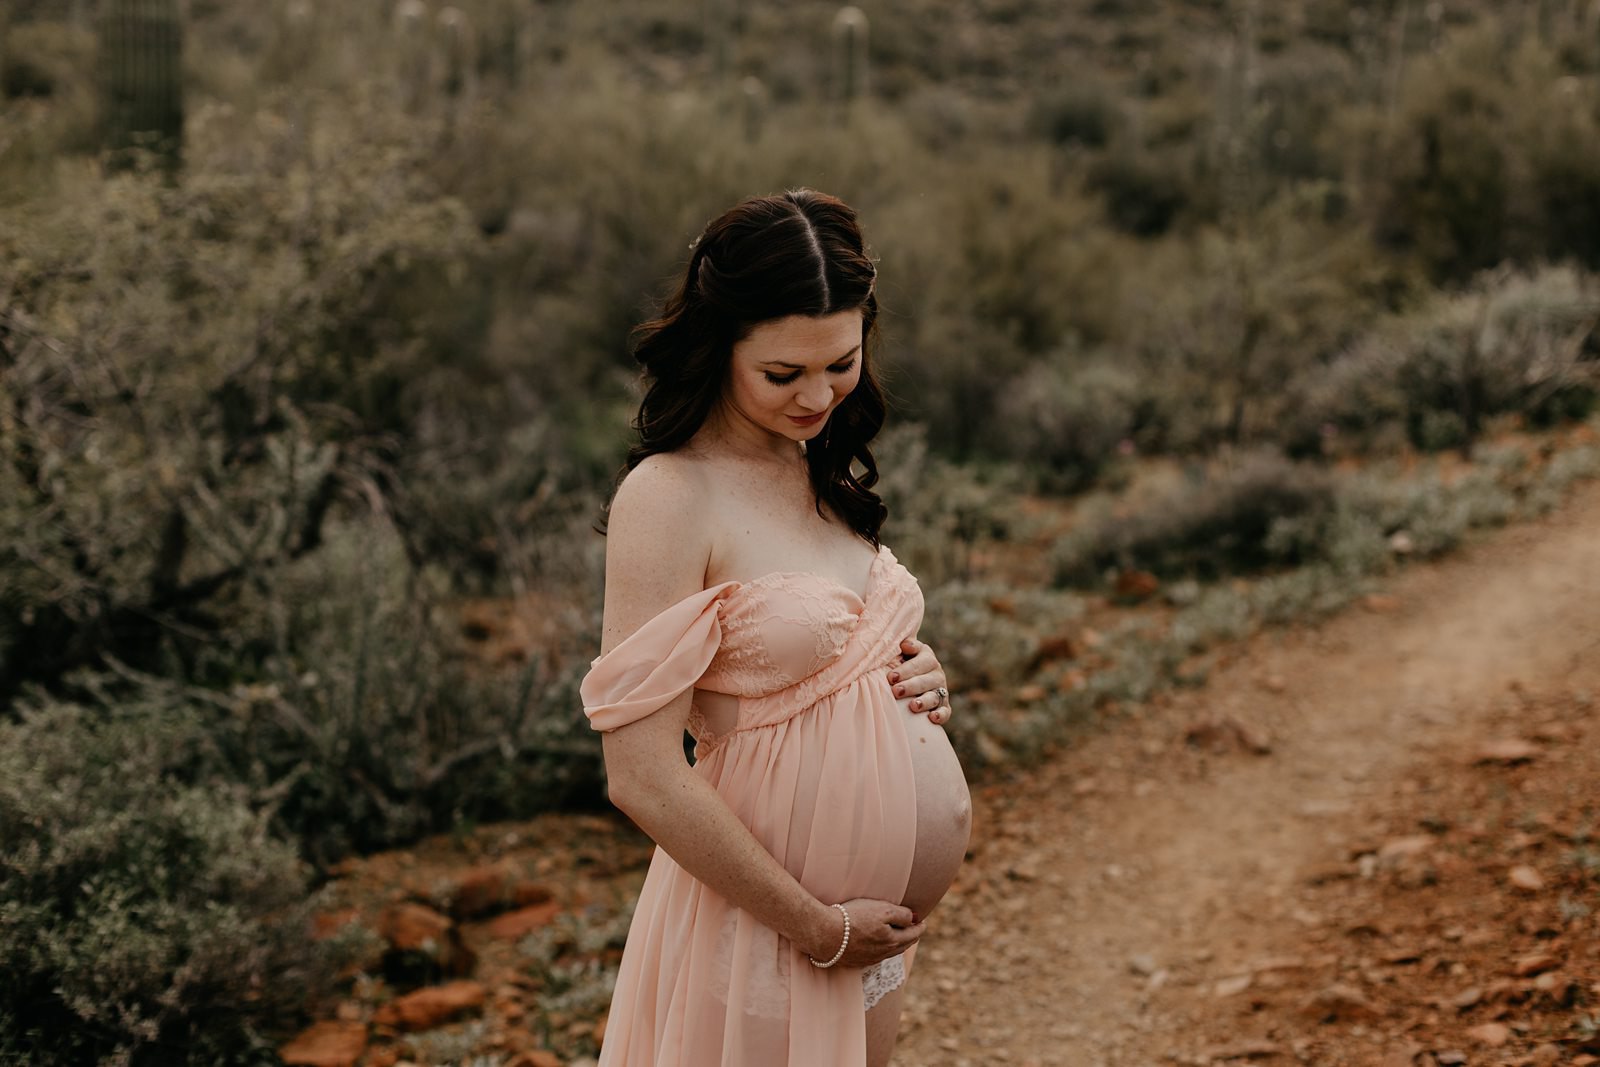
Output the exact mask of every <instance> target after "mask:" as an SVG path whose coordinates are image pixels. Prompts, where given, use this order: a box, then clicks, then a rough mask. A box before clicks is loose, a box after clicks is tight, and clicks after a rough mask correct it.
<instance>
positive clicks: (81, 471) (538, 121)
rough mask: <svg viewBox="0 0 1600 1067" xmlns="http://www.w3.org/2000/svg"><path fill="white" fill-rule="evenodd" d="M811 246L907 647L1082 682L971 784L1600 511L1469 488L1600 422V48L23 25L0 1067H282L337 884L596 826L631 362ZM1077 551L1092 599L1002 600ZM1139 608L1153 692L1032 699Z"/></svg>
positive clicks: (1374, 32) (10, 241)
mask: <svg viewBox="0 0 1600 1067" xmlns="http://www.w3.org/2000/svg"><path fill="white" fill-rule="evenodd" d="M801 185H807V186H813V187H816V188H819V189H823V190H825V191H828V192H831V193H834V194H836V195H839V196H841V197H843V198H844V199H846V200H847V201H849V202H850V203H852V204H853V205H854V206H855V207H857V209H858V210H859V211H860V212H861V214H862V218H863V220H864V223H865V225H866V227H867V232H868V237H869V240H870V241H871V243H872V245H873V247H874V249H875V252H876V254H877V255H878V256H879V257H880V258H881V278H882V282H881V284H880V298H881V299H882V300H883V302H884V305H885V308H886V312H887V314H886V317H885V321H884V326H885V339H886V347H885V350H884V363H885V372H886V376H887V378H888V385H889V389H890V392H891V395H892V398H893V402H894V416H893V418H894V428H893V429H892V430H891V431H890V432H889V433H887V434H886V435H885V437H884V438H883V439H882V440H881V448H880V449H879V453H880V462H881V463H882V465H883V467H884V469H885V482H884V485H883V488H884V490H885V492H886V495H887V497H888V499H889V501H890V503H891V506H892V508H893V512H892V518H891V527H890V529H889V530H888V531H887V536H888V540H889V542H890V543H891V544H892V545H894V546H895V548H896V550H897V552H898V553H899V555H900V556H901V558H902V559H904V560H906V561H907V562H908V564H909V565H911V567H912V569H913V570H914V571H915V572H916V573H917V574H918V575H919V577H920V578H921V579H922V581H923V585H924V588H925V590H926V591H927V592H928V600H929V626H928V629H927V631H926V634H925V636H929V637H930V638H932V639H933V640H934V641H935V644H936V647H938V648H940V650H941V652H942V653H943V654H944V656H945V658H946V661H947V663H949V664H950V666H951V670H952V674H953V675H955V676H956V677H957V678H958V679H959V680H960V681H962V683H963V684H964V685H967V686H970V687H974V688H977V687H983V688H984V689H990V690H992V689H998V688H1001V687H1003V686H1005V685H1007V684H1008V683H1010V684H1014V683H1015V682H1017V681H1018V680H1020V679H1022V678H1024V677H1026V676H1027V675H1028V674H1029V673H1030V672H1033V671H1036V670H1038V669H1039V667H1040V665H1041V664H1042V663H1044V662H1047V661H1050V660H1051V659H1052V658H1058V659H1059V658H1065V659H1069V660H1076V661H1078V664H1077V666H1076V667H1074V668H1073V670H1079V668H1082V669H1081V671H1079V673H1078V674H1076V675H1074V678H1075V680H1074V681H1072V682H1071V683H1070V684H1063V686H1062V687H1061V689H1060V691H1059V692H1052V693H1051V694H1050V695H1049V696H1048V697H1047V698H1042V699H1041V698H1038V697H1035V698H1033V699H1031V700H1026V701H1023V702H1022V705H1021V710H1015V709H1011V710H1007V711H1006V712H1005V713H1004V714H1002V713H1001V712H1000V711H998V710H997V711H996V713H995V714H993V715H986V714H982V713H981V711H982V709H983V708H984V706H985V705H984V704H983V701H982V695H983V694H982V693H981V692H980V693H977V694H975V699H974V701H973V703H972V707H973V708H974V709H977V710H976V711H975V712H974V713H973V714H969V715H963V716H958V717H957V718H956V720H955V722H954V726H953V729H954V730H955V738H956V740H957V742H958V745H959V746H960V747H961V749H962V753H963V757H964V758H965V759H966V760H967V762H968V764H969V766H972V767H974V768H981V767H983V766H985V765H988V764H994V763H1000V762H1004V761H1007V760H1012V759H1016V758H1019V757H1026V756H1028V755H1029V754H1032V753H1036V752H1038V751H1041V750H1042V748H1043V746H1045V745H1046V744H1048V743H1049V742H1050V741H1051V740H1052V739H1054V738H1056V737H1059V735H1060V730H1061V724H1062V723H1064V722H1070V721H1074V719H1075V717H1076V716H1079V715H1080V713H1084V712H1086V711H1087V710H1089V709H1092V708H1094V707H1098V706H1103V705H1104V703H1105V702H1106V701H1107V700H1110V699H1137V698H1138V697H1139V696H1140V695H1141V694H1143V693H1147V692H1148V691H1149V689H1150V688H1151V687H1152V686H1155V685H1158V684H1162V681H1163V679H1165V680H1173V679H1176V680H1179V681H1181V680H1183V679H1184V678H1185V677H1189V676H1190V674H1191V673H1192V666H1193V657H1194V655H1195V654H1196V653H1197V652H1199V651H1201V650H1203V649H1204V648H1205V647H1207V645H1208V644H1210V643H1213V642H1215V641H1216V640H1220V639H1225V638H1226V637H1229V636H1237V635H1238V634H1239V633H1242V632H1247V631H1248V629H1249V627H1250V626H1252V625H1256V624H1258V623H1259V622H1262V621H1274V620H1278V619H1283V618H1290V617H1300V616H1303V615H1304V614H1306V613H1307V612H1313V613H1314V612H1316V611H1321V610H1331V609H1332V608H1334V607H1337V606H1338V605H1339V604H1341V603H1343V602H1345V601H1346V600H1348V599H1349V597H1350V596H1352V595H1355V591H1357V590H1359V589H1360V588H1361V584H1360V583H1361V581H1362V580H1363V579H1364V578H1365V577H1367V576H1370V575H1375V574H1378V573H1381V572H1382V571H1383V570H1384V569H1385V568H1386V567H1388V566H1391V565H1392V564H1393V562H1394V561H1395V559H1396V558H1398V557H1404V556H1407V555H1427V554H1432V553H1434V552H1438V551H1442V550H1444V549H1446V548H1448V547H1450V546H1451V545H1453V544H1454V543H1456V542H1457V541H1459V540H1460V538H1461V537H1462V536H1463V535H1464V534H1465V532H1466V531H1468V530H1470V529H1471V528H1472V527H1474V526H1480V525H1485V524H1490V523H1495V522H1501V521H1505V520H1506V519H1508V518H1511V517H1514V516H1517V515H1522V514H1528V513H1534V512H1537V511H1539V510H1542V509H1544V508H1548V507H1549V506H1551V505H1552V504H1553V503H1554V501H1555V500H1556V499H1558V495H1559V492H1560V489H1561V487H1562V486H1564V485H1565V484H1566V483H1567V482H1569V481H1571V480H1572V479H1574V478H1577V477H1583V476H1589V475H1593V474H1595V473H1600V452H1597V450H1596V449H1594V448H1592V447H1591V448H1589V449H1587V450H1581V449H1580V450H1577V451H1573V452H1571V453H1569V454H1563V455H1562V456H1558V457H1555V458H1554V459H1552V460H1551V461H1550V462H1548V463H1540V464H1536V465H1529V464H1528V463H1526V462H1525V461H1524V458H1523V456H1524V454H1523V453H1522V452H1510V451H1505V450H1498V451H1497V450H1496V449H1495V448H1494V447H1493V446H1491V447H1488V448H1485V447H1484V442H1485V441H1487V440H1488V439H1489V436H1490V429H1491V427H1494V426H1498V425H1502V424H1503V423H1504V422H1505V421H1506V420H1510V424H1513V425H1517V426H1520V427H1526V428H1530V429H1535V430H1537V429H1540V428H1546V429H1548V428H1557V427H1560V426H1562V425H1565V424H1569V423H1572V422H1575V421H1580V420H1583V419H1585V418H1591V417H1592V413H1593V412H1594V411H1595V409H1596V398H1597V395H1600V372H1597V368H1600V332H1597V329H1596V323H1597V319H1600V284H1597V273H1596V272H1600V2H1591V0H1538V2H1532V0H1519V2H1516V3H1511V2H1492V0H1433V2H1429V3H1421V2H1412V0H1273V2H1270V3H1269V2H1266V0H1260V2H1254V0H1054V2H1045V0H964V2H946V3H937V2H934V0H876V2H872V3H867V4H864V5H863V6H862V8H860V9H857V8H844V9H841V8H840V7H838V6H837V5H836V4H831V3H822V2H812V0H796V2H793V3H786V4H760V3H756V2H754V0H697V2H694V3H677V4H674V3H668V2H666V0H617V2H614V3H609V4H605V5H595V4H581V3H578V2H577V0H457V2H456V3H454V4H452V5H449V6H445V5H442V4H438V3H433V2H424V0H375V2H372V3H364V4H319V3H315V2H312V0H264V2H260V3H253V4H246V3H242V2H237V0H234V2H229V0H10V2H9V4H5V5H0V768H3V773H0V970H3V972H4V973H6V974H7V975H8V981H7V983H6V984H5V988H4V991H3V992H0V1062H28V1063H38V1064H45V1063H80V1062H97V1061H99V1060H101V1059H105V1060H107V1061H111V1062H119V1063H167V1062H173V1063H176V1062H195V1063H201V1062H204V1063H221V1062H233V1061H237V1062H252V1061H254V1060H255V1059H259V1060H261V1061H262V1062H270V1061H271V1060H270V1054H269V1053H266V1052H264V1051H263V1050H264V1049H265V1048H267V1045H268V1044H269V1042H267V1041H266V1039H265V1038H263V1036H262V1034H263V1032H264V1031H263V1029H262V1027H263V1026H266V1027H267V1030H270V1029H271V1025H270V1024H269V1023H264V1022H263V1020H269V1021H270V1020H273V1019H283V1018H287V1017H292V1016H293V1013H294V1012H295V1011H297V1010H299V1008H298V1007H297V1005H296V1004H294V1003H283V1002H281V999H274V998H273V997H270V996H266V995H265V994H264V993H263V990H265V989H269V988H271V989H280V990H281V989H282V988H284V985H285V983H284V981H283V979H284V977H285V976H294V977H293V978H292V981H293V983H295V984H296V985H297V986H298V987H299V988H301V989H305V990H309V989H313V988H315V986H316V981H317V976H318V975H325V974H326V973H327V972H328V968H329V967H330V966H331V965H333V963H334V962H336V957H337V945H333V944H330V945H328V946H325V951H324V948H319V949H317V950H316V952H312V953H311V954H310V955H308V953H307V950H306V948H305V946H304V944H303V940H304V939H303V937H299V936H298V935H296V934H295V933H294V932H293V931H294V930H295V929H296V927H295V924H297V923H301V922H303V914H302V912H303V910H304V909H303V907H302V905H303V902H304V901H305V899H306V895H307V893H309V892H310V890H311V888H312V887H313V886H314V885H315V884H316V883H317V881H318V880H319V879H320V878H322V877H323V876H324V875H325V873H326V871H327V870H328V868H329V867H330V865H332V864H334V863H336V862H337V861H338V860H339V859H340V858H341V857H343V856H345V855H348V854H350V853H351V852H352V851H365V850H372V849H377V848H381V847H385V846H389V845H394V844H397V843H403V842H407V841H411V840H414V839H415V838H416V837H418V836H419V835H421V834H424V833H427V832H431V831H434V830H438V829H443V828H449V827H453V826H461V825H463V824H468V823H473V822H478V821H482V820H488V819H496V818H509V817H518V816H523V815H527V814H530V813H532V812H536V811H541V810H550V809H553V808H571V807H586V806H588V807H592V806H597V805H600V804H602V803H603V798H604V792H603V784H602V778H601V766H600V762H599V755H598V746H597V744H596V743H595V741H594V739H593V737H592V736H591V735H590V733H589V731H588V730H587V728H586V726H585V724H584V723H583V720H582V717H581V715H580V714H579V711H578V708H579V704H578V701H577V699H576V683H577V680H578V678H579V677H581V674H582V671H583V670H584V669H585V668H586V667H587V664H588V659H589V657H590V656H592V655H593V652H594V650H595V648H596V647H597V646H598V605H599V591H600V575H601V561H602V558H603V542H602V540H601V539H600V538H599V537H598V535H596V534H595V533H594V532H593V531H592V530H591V525H592V524H593V523H594V522H595V520H596V519H597V517H598V515H599V512H600V508H601V505H602V504H603V502H604V500H605V499H606V496H607V494H608V492H609V489H610V486H611V484H612V480H613V478H614V476H615V474H616V471H617V469H618V466H619V464H620V461H621V457H622V452H623V449H624V447H625V444H626V440H627V420H628V418H629V416H630V414H631V411H632V407H633V405H634V403H635V400H636V393H635V391H634V385H635V383H634V374H633V369H632V366H631V361H630V359H629V357H628V352H627V332H628V330H629V328H630V327H631V326H632V325H633V324H634V323H635V322H637V321H638V320H639V319H640V318H641V317H642V316H643V315H644V313H645V312H646V311H647V310H648V308H649V307H650V301H651V299H652V298H653V297H656V296H659V295H660V294H661V293H662V292H663V289H664V287H665V285H666V284H667V282H668V280H669V279H670V278H671V276H672V274H673V273H674V271H676V270H679V269H681V266H682V263H683V261H684V260H685V259H686V257H687V248H686V246H687V244H688V242H689V241H690V240H691V239H692V238H693V237H694V236H695V235H696V234H697V233H698V232H699V230H700V229H701V227H702V226H703V225H704V223H705V221H706V220H708V219H709V218H711V217H712V216H714V215H715V214H717V213H719V212H720V211H721V210H722V209H724V208H725V207H727V206H729V205H730V204H732V203H733V202H735V201H737V200H738V199H740V198H741V197H743V196H745V195H748V194H751V193H756V192H769V191H775V190H779V189H783V188H787V187H794V186H801ZM1431 454H1453V455H1455V456H1458V457H1467V458H1472V459H1475V460H1477V461H1478V462H1477V463H1475V464H1474V465H1473V467H1472V473H1471V474H1470V475H1468V476H1467V477H1464V478H1454V477H1451V478H1446V477H1443V476H1441V475H1437V474H1432V475H1427V476H1425V477H1421V478H1417V477H1412V478H1410V479H1406V480H1402V479H1400V478H1399V476H1398V473H1397V472H1398V471H1400V470H1402V469H1410V470H1413V471H1415V463H1416V459H1417V457H1418V456H1423V457H1426V456H1428V455H1431ZM1547 458H1548V457H1547ZM1151 469H1155V470H1160V471H1165V472H1168V474H1169V475H1170V476H1163V477H1159V478H1155V479H1148V478H1145V477H1144V476H1143V474H1141V472H1143V471H1147V470H1151ZM1430 469H1431V468H1430ZM1173 472H1176V473H1173ZM1141 487H1143V491H1142V492H1137V493H1130V492H1128V490H1130V489H1139V488H1141ZM1040 496H1043V497H1051V498H1057V499H1060V500H1062V501H1069V502H1070V504H1071V507H1072V509H1073V514H1074V515H1075V516H1076V519H1075V521H1074V522H1073V523H1072V524H1071V528H1070V529H1068V530H1066V531H1065V532H1064V533H1063V534H1062V535H1061V536H1060V537H1059V539H1057V541H1056V543H1055V545H1054V547H1053V548H1052V549H1051V550H1050V561H1049V566H1050V569H1051V570H1052V572H1053V574H1054V575H1055V579H1056V583H1057V584H1056V586H1054V587H1051V588H1038V589H1024V590H1017V589H1010V588H1006V587H1003V586H994V585H985V584H984V582H983V581H981V580H978V578H977V577H975V574H974V569H973V559H974V556H975V554H977V553H979V552H980V550H981V549H982V547H983V546H986V545H993V544H995V543H997V542H1003V541H1006V540H1008V539H1014V538H1017V537H1020V536H1021V535H1022V534H1023V533H1025V532H1026V528H1027V526H1028V521H1029V520H1028V519H1027V517H1026V516H1027V514H1029V512H1027V510H1026V509H1024V508H1022V507H1020V505H1019V502H1020V501H1023V500H1036V499H1037V498H1038V497H1040ZM1130 573H1139V574H1149V575H1153V576H1156V577H1157V578H1158V579H1159V580H1160V581H1161V582H1163V583H1166V584H1165V586H1164V588H1165V589H1166V594H1165V595H1166V600H1167V606H1168V607H1170V609H1171V611H1170V612H1169V615H1168V617H1167V618H1165V619H1164V620H1163V624H1164V629H1162V631H1161V632H1160V634H1159V635H1154V634H1149V633H1142V632H1138V631H1132V630H1130V631H1129V632H1128V633H1126V634H1124V633H1117V634H1111V635H1107V636H1106V637H1105V638H1104V645H1103V646H1102V645H1100V644H1098V643H1097V644H1096V647H1093V648H1088V649H1078V650H1072V649H1065V648H1063V647H1061V646H1060V645H1059V643H1057V644H1055V645H1052V644H1051V640H1052V639H1051V634H1052V633H1054V632H1056V631H1058V630H1059V629H1060V628H1061V627H1062V626H1065V625H1067V624H1068V623H1069V622H1070V620H1072V619H1074V618H1078V617H1080V616H1082V614H1083V613H1084V612H1085V611H1086V610H1088V609H1087V607H1086V605H1088V604H1089V603H1091V598H1092V597H1093V596H1096V595H1100V594H1102V593H1105V592H1106V591H1107V589H1108V585H1107V583H1108V582H1118V581H1120V578H1119V576H1126V575H1128V574H1130ZM1240 576H1250V577H1253V578H1255V579H1256V581H1254V583H1253V584H1249V585H1241V584H1239V583H1238V582H1236V581H1235V582H1230V581H1227V579H1230V578H1238V577H1240ZM1116 588H1119V589H1122V591H1124V592H1125V591H1126V587H1125V585H1119V586H1117V587H1116ZM1096 668H1099V669H1096ZM1186 672H1189V673H1186ZM285 931H289V932H288V933H285ZM318 953H322V954H321V955H319V954H318ZM324 957H326V958H324ZM291 999H292V998H291ZM302 1006H303V1005H302Z"/></svg>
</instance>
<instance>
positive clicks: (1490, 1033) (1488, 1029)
mask: <svg viewBox="0 0 1600 1067" xmlns="http://www.w3.org/2000/svg"><path fill="white" fill-rule="evenodd" d="M1467 1036H1468V1037H1470V1038H1472V1040H1474V1041H1476V1042H1478V1043H1479V1044H1482V1045H1488V1046H1489V1047H1490V1048H1499V1047H1500V1046H1501V1045H1504V1044H1505V1043H1506V1042H1507V1041H1509V1040H1511V1028H1510V1027H1508V1026H1506V1024H1505V1023H1484V1024H1483V1025H1482V1026H1474V1027H1472V1028H1471V1029H1470V1030H1468V1031H1467Z"/></svg>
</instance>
